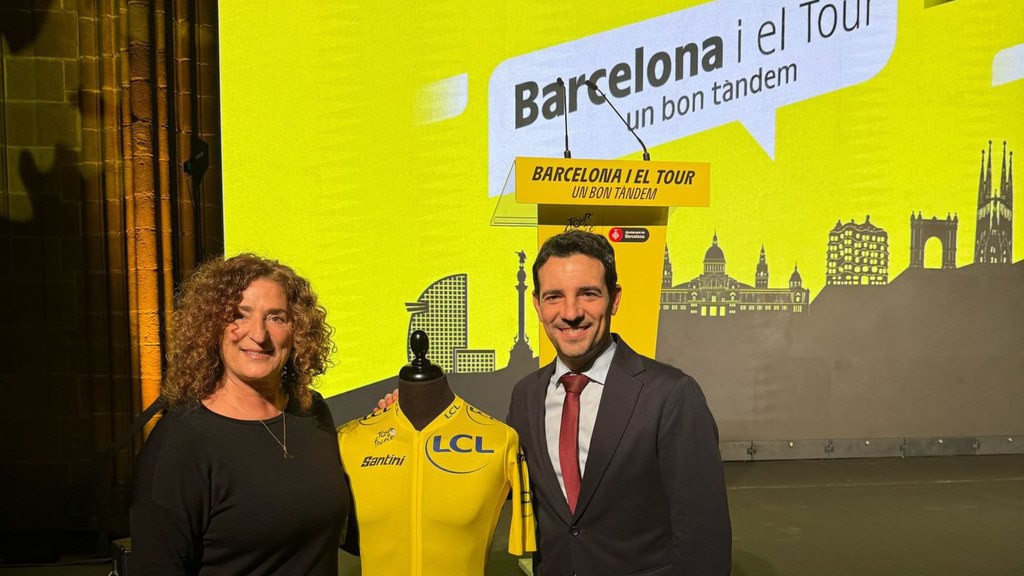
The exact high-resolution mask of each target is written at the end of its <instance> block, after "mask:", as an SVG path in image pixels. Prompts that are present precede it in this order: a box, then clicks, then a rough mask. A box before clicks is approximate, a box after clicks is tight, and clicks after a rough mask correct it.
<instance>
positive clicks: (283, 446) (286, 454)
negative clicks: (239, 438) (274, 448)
mask: <svg viewBox="0 0 1024 576" xmlns="http://www.w3.org/2000/svg"><path fill="white" fill-rule="evenodd" d="M259 422H260V424H263V427H264V428H266V430H267V433H268V434H270V436H271V437H272V438H273V439H274V442H277V445H278V446H280V447H281V451H282V452H283V454H284V457H285V458H295V456H292V454H291V452H289V451H288V413H287V412H281V428H283V430H284V431H283V436H284V440H283V441H282V440H281V439H279V438H278V437H277V434H274V432H273V430H271V429H270V426H267V423H266V422H264V421H263V420H260V421H259Z"/></svg>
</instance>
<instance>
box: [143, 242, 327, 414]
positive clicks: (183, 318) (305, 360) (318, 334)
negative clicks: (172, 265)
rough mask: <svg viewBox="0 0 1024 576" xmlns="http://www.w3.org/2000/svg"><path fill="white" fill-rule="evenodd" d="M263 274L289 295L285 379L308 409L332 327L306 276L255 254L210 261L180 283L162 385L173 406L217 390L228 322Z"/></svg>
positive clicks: (289, 389)
mask: <svg viewBox="0 0 1024 576" xmlns="http://www.w3.org/2000/svg"><path fill="white" fill-rule="evenodd" d="M260 278H266V279H268V280H272V281H274V282H276V283H278V284H279V285H280V286H281V288H283V289H284V293H285V295H286V296H287V297H288V317H289V319H290V320H291V322H292V341H293V347H292V353H291V356H290V357H289V358H288V362H287V364H286V365H285V369H284V373H283V374H282V383H281V384H282V386H283V388H284V391H285V392H286V393H288V394H289V395H290V396H291V397H292V398H295V399H296V400H298V402H299V405H300V406H301V407H302V409H303V410H308V409H309V407H310V406H311V404H312V394H311V392H310V386H311V385H312V383H313V379H314V378H315V377H317V376H319V375H320V374H323V373H324V372H325V371H326V370H327V368H328V366H329V364H330V355H331V352H333V351H334V344H333V342H332V341H331V334H332V333H333V332H334V330H333V329H332V328H331V326H330V325H329V324H327V311H326V310H325V309H324V308H323V306H320V305H319V304H318V303H317V297H316V294H315V293H314V292H313V289H312V288H311V287H310V284H309V281H308V280H306V279H305V278H303V277H301V276H299V275H298V274H296V273H295V271H294V270H292V269H291V268H290V267H288V266H285V265H284V264H281V263H280V262H278V261H277V260H271V259H268V258H262V257H260V256H257V255H255V254H239V255H237V256H233V257H231V258H228V259H226V260H211V261H209V262H206V263H204V264H203V265H202V266H200V267H199V268H198V269H197V270H196V272H195V273H194V274H193V275H192V277H191V278H190V279H189V280H188V281H187V282H186V283H185V285H184V286H183V287H182V290H181V292H180V293H179V295H178V306H177V308H176V310H175V311H174V315H173V316H172V321H171V331H170V334H169V337H168V344H167V376H166V378H165V379H164V382H163V385H162V386H161V393H162V394H163V396H164V398H165V399H166V400H167V403H168V406H169V407H171V408H173V407H175V406H177V405H179V404H182V403H184V402H189V401H200V400H202V399H204V398H206V397H208V396H209V395H210V394H212V393H213V392H214V390H216V388H217V386H218V384H219V381H220V378H221V376H222V375H223V374H224V363H223V361H222V360H221V354H220V343H221V338H222V336H223V334H224V328H225V327H226V326H227V325H228V323H230V322H231V321H232V319H233V318H234V317H235V314H236V312H237V309H238V305H239V303H241V301H242V292H244V291H245V289H246V288H248V287H249V285H250V284H252V282H253V281H254V280H257V279H260Z"/></svg>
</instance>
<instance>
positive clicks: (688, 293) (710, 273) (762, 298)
mask: <svg viewBox="0 0 1024 576" xmlns="http://www.w3.org/2000/svg"><path fill="white" fill-rule="evenodd" d="M671 266H672V262H671V261H670V259H669V256H668V251H667V250H666V252H665V273H664V275H663V280H662V286H663V287H662V290H661V310H662V311H663V312H684V313H687V314H691V315H695V316H730V315H733V314H737V313H748V312H790V313H804V312H806V311H807V304H808V302H809V301H810V291H809V290H807V289H806V288H804V287H803V280H802V279H801V277H800V273H799V271H797V269H796V267H794V268H793V273H792V274H791V275H790V278H789V284H788V287H787V288H769V287H768V263H767V260H766V257H765V251H764V247H763V246H762V247H761V257H760V260H759V261H758V264H757V270H756V281H755V286H750V285H749V284H744V283H742V282H740V281H739V280H736V279H735V278H732V277H731V276H729V275H728V274H726V272H725V252H723V251H722V248H721V247H720V246H719V245H718V234H717V233H715V235H714V237H713V238H712V240H711V247H709V248H708V249H707V252H705V253H704V273H703V274H701V275H700V276H698V277H696V278H694V279H693V280H691V281H689V282H685V283H683V284H680V285H678V286H672V287H668V286H666V285H667V284H670V283H671V277H672V274H671V270H672V269H671Z"/></svg>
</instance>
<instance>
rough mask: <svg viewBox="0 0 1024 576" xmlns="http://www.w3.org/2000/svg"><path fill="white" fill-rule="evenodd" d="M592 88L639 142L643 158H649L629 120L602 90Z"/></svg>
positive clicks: (645, 147) (642, 142) (595, 86)
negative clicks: (627, 120) (642, 150)
mask: <svg viewBox="0 0 1024 576" xmlns="http://www.w3.org/2000/svg"><path fill="white" fill-rule="evenodd" d="M593 88H594V90H596V91H597V95H598V96H600V97H601V98H604V101H605V102H607V103H608V105H609V106H611V107H612V110H613V111H615V115H616V116H618V117H619V120H622V123H623V124H625V125H626V129H627V130H629V133H630V134H632V135H633V138H636V141H637V142H639V143H640V147H641V148H643V149H644V160H650V159H651V155H650V153H649V152H647V146H645V145H644V141H643V140H641V139H640V137H639V136H637V134H636V131H634V130H633V127H632V126H630V125H629V122H626V119H625V118H623V117H622V114H619V109H618V108H616V107H615V104H612V101H611V100H609V99H608V97H607V96H605V95H604V92H602V91H601V89H600V88H598V87H597V85H596V84H595V85H594V87H593ZM567 137H568V136H567Z"/></svg>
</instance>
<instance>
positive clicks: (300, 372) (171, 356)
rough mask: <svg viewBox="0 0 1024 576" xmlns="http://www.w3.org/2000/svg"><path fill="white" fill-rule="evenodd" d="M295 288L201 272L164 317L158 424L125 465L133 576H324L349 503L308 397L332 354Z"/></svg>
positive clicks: (232, 261)
mask: <svg viewBox="0 0 1024 576" xmlns="http://www.w3.org/2000/svg"><path fill="white" fill-rule="evenodd" d="M325 317H326V312H325V310H324V309H323V307H321V306H320V305H319V304H318V303H317V298H316V294H314V293H313V291H312V289H311V288H310V285H309V282H308V281H306V280H305V279H303V278H302V277H300V276H298V275H297V274H296V273H295V272H294V271H293V270H292V269H291V268H289V267H287V266H285V265H283V264H280V263H279V262H277V261H275V260H268V259H265V258H261V257H259V256H255V255H253V254H241V255H238V256H235V257H232V258H229V259H227V260H225V261H213V262H208V263H206V264H204V265H203V266H201V267H200V268H199V269H198V270H197V271H196V273H195V275H194V276H193V277H192V278H191V279H190V280H189V282H188V283H187V284H186V285H185V287H184V289H183V291H182V293H181V295H180V298H179V304H178V309H177V310H176V311H175V313H174V316H173V322H172V326H171V332H170V334H169V342H168V346H167V347H168V354H167V361H168V367H167V377H166V379H165V381H164V383H163V386H162V390H161V392H162V395H163V396H164V398H165V399H166V400H167V404H168V413H167V414H166V415H165V416H164V417H163V418H162V419H161V420H160V421H159V422H158V423H157V425H156V427H155V428H154V430H153V433H152V434H151V435H150V437H149V439H148V441H147V442H146V445H145V447H144V449H143V451H142V454H141V456H140V459H139V469H138V474H137V478H136V485H135V492H134V494H133V500H132V510H131V535H132V557H131V562H132V569H133V572H135V571H138V573H140V574H147V575H149V574H204V575H206V574H211V575H212V574H250V575H256V574H262V575H271V574H310V575H330V576H334V575H335V574H337V570H338V544H339V538H340V536H341V533H342V526H343V525H344V524H345V519H346V517H347V514H348V507H349V492H348V485H347V483H346V480H345V476H344V473H343V471H342V467H341V461H340V458H339V456H338V442H337V436H336V434H335V429H334V423H333V420H332V418H331V413H330V410H329V409H328V407H327V405H326V404H325V403H324V400H323V398H322V397H321V396H320V395H319V394H317V393H316V392H313V391H312V390H311V389H310V385H311V383H312V381H313V379H314V378H315V377H316V376H318V375H320V374H323V373H324V371H325V370H326V368H327V365H328V356H329V354H330V353H331V350H332V348H333V345H332V343H331V339H330V337H331V328H330V326H328V324H327V322H326V319H325Z"/></svg>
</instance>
